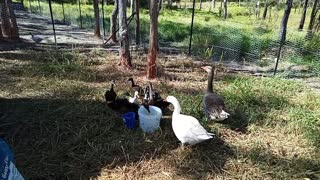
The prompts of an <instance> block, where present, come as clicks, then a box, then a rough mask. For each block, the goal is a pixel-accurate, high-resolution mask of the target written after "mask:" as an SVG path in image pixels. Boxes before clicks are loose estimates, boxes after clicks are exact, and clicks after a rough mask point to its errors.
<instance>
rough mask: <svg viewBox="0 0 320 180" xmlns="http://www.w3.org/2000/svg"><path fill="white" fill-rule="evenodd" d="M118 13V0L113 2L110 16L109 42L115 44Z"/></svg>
mask: <svg viewBox="0 0 320 180" xmlns="http://www.w3.org/2000/svg"><path fill="white" fill-rule="evenodd" d="M118 12H119V0H114V8H113V11H112V13H111V16H110V33H111V41H113V42H114V43H117V42H118V40H117V35H116V31H117V16H118Z"/></svg>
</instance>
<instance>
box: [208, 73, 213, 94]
mask: <svg viewBox="0 0 320 180" xmlns="http://www.w3.org/2000/svg"><path fill="white" fill-rule="evenodd" d="M213 73H214V71H213V70H211V71H210V72H209V73H208V75H209V77H208V84H207V92H210V93H212V92H213V88H212V82H213Z"/></svg>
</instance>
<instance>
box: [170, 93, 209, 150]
mask: <svg viewBox="0 0 320 180" xmlns="http://www.w3.org/2000/svg"><path fill="white" fill-rule="evenodd" d="M166 101H167V102H170V103H171V104H172V105H173V106H174V111H173V114H172V129H173V132H174V134H175V135H176V137H177V138H178V139H179V140H180V141H181V143H182V146H183V145H184V144H189V145H195V144H197V143H200V142H202V141H205V140H208V139H211V138H213V137H212V136H213V135H214V134H212V133H208V132H207V131H206V130H205V129H204V128H203V127H202V126H201V124H200V123H199V121H198V120H197V119H196V118H194V117H192V116H188V115H184V114H180V111H181V106H180V104H179V102H178V100H177V98H175V97H174V96H168V97H167V99H166Z"/></svg>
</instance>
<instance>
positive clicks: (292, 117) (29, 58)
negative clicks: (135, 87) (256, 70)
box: [0, 50, 320, 179]
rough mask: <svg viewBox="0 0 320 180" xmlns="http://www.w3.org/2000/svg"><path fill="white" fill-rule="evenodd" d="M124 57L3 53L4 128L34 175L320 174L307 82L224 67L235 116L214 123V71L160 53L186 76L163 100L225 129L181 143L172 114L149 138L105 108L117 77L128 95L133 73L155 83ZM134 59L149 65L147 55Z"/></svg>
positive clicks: (223, 82)
mask: <svg viewBox="0 0 320 180" xmlns="http://www.w3.org/2000/svg"><path fill="white" fill-rule="evenodd" d="M105 57H107V58H105ZM116 58H117V57H115V56H114V55H113V54H109V53H106V52H97V51H93V52H89V53H79V52H78V51H76V50H75V51H74V52H70V53H62V52H51V51H47V52H36V51H24V50H20V51H11V52H1V53H0V82H1V84H2V85H3V86H1V87H0V107H1V108H0V118H1V122H4V123H2V124H1V125H0V131H1V132H4V133H6V134H7V135H6V140H7V141H8V143H9V145H10V146H11V148H12V149H13V151H14V153H15V155H16V165H17V167H18V169H19V170H20V171H21V173H22V174H23V176H24V177H25V178H26V179H36V178H40V179H128V178H133V179H302V178H310V179H317V178H320V173H319V172H320V156H319V148H320V142H319V139H320V137H319V134H320V124H319V123H320V121H319V119H320V111H319V109H320V101H319V99H320V98H319V94H318V93H316V92H314V91H313V90H312V89H309V88H308V87H306V86H305V85H304V84H302V83H298V82H295V81H293V80H287V79H282V78H279V77H278V78H267V77H252V76H248V75H246V74H231V73H228V72H227V71H226V70H225V69H223V67H222V68H220V69H219V71H218V75H217V77H216V78H215V82H214V89H215V90H216V91H217V92H218V93H219V94H221V95H222V96H223V97H224V99H225V101H226V105H227V108H228V112H229V113H230V114H231V117H230V118H229V119H228V120H227V121H225V122H224V123H213V122H210V121H207V120H206V118H205V116H204V114H203V111H202V105H201V101H202V95H203V90H204V89H205V87H206V78H207V75H206V73H205V72H204V71H202V69H200V68H199V65H196V64H192V63H191V62H192V60H191V59H188V60H186V59H185V57H180V58H181V59H179V57H173V59H172V60H170V61H165V59H162V58H161V56H160V61H159V63H160V64H161V65H162V66H163V67H164V69H165V72H166V74H167V75H175V76H177V77H178V81H168V80H165V79H164V78H159V79H158V81H155V82H154V86H155V88H156V89H158V90H159V91H161V95H162V96H163V97H166V96H167V95H169V94H170V95H174V96H176V97H177V98H178V100H179V101H180V103H181V106H182V111H183V113H185V114H190V115H193V116H194V117H196V118H197V119H199V120H200V121H201V123H202V124H203V125H204V127H205V128H206V129H207V130H208V131H211V132H214V133H215V134H216V136H215V138H214V139H213V140H212V141H208V142H205V143H202V144H199V145H197V146H195V147H187V148H185V149H181V148H179V144H178V142H177V139H176V138H175V136H174V134H173V132H172V128H171V117H170V115H171V111H168V112H164V114H165V116H164V118H163V119H162V121H161V130H159V131H157V132H155V133H153V134H144V133H143V132H142V131H141V130H140V129H137V130H128V129H126V128H125V127H124V126H123V124H122V120H121V118H119V117H118V116H117V115H116V114H115V113H114V112H112V111H111V110H110V109H108V108H107V107H105V105H104V102H103V93H104V91H105V89H106V88H108V87H109V86H110V80H111V79H115V80H116V81H117V86H116V87H115V88H116V91H117V92H118V93H119V94H120V95H121V94H123V93H125V92H126V91H128V90H129V89H128V88H127V86H128V83H127V81H126V80H127V79H128V78H129V77H131V76H133V77H134V78H135V79H137V81H138V83H139V84H145V83H147V81H146V80H145V79H144V78H143V77H141V74H143V69H141V70H138V69H134V70H132V71H130V72H126V73H124V72H122V71H121V70H120V69H118V68H116V67H117V65H116V62H115V59H116ZM88 59H90V61H89V60H88ZM133 59H134V60H135V61H134V64H135V65H136V66H137V67H141V68H144V66H145V62H144V57H135V58H133ZM139 59H142V60H139ZM182 67H183V68H182Z"/></svg>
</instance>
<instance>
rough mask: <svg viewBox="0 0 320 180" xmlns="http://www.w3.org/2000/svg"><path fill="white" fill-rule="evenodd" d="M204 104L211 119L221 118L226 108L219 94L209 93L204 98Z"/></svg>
mask: <svg viewBox="0 0 320 180" xmlns="http://www.w3.org/2000/svg"><path fill="white" fill-rule="evenodd" d="M203 106H204V110H205V112H206V114H207V115H208V116H210V118H211V119H213V120H214V119H221V117H220V115H221V113H222V112H223V111H224V110H225V104H224V101H223V99H222V97H220V96H219V95H218V94H216V93H207V94H206V95H205V96H204V98H203Z"/></svg>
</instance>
